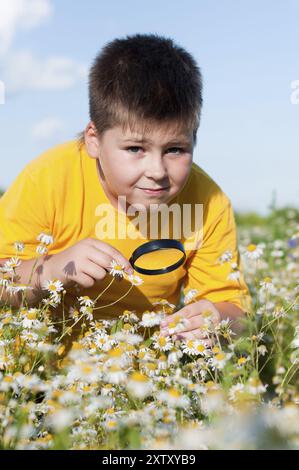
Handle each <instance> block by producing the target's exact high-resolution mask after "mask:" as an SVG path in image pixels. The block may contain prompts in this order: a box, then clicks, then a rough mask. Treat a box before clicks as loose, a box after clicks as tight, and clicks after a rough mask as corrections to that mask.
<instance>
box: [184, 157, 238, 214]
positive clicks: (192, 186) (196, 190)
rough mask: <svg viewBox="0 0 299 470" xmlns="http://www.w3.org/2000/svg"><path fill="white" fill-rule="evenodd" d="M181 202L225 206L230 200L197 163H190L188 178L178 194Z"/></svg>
mask: <svg viewBox="0 0 299 470" xmlns="http://www.w3.org/2000/svg"><path fill="white" fill-rule="evenodd" d="M180 200H181V202H185V201H186V202H191V203H194V202H198V203H202V204H204V205H206V206H208V205H211V204H212V203H215V204H220V205H226V204H229V203H230V199H229V198H228V196H227V195H226V194H225V192H224V191H223V190H222V188H221V187H220V185H219V184H218V183H217V182H216V181H215V180H214V179H213V178H212V177H211V176H210V175H209V174H208V173H207V172H206V171H205V170H204V169H203V168H202V167H200V166H199V165H198V164H197V163H195V162H192V167H191V171H190V175H189V178H188V180H187V182H186V184H185V186H184V188H183V190H182V192H181V194H180Z"/></svg>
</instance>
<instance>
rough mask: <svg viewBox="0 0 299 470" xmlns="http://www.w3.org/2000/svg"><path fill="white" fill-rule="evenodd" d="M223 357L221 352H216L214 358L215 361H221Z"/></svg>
mask: <svg viewBox="0 0 299 470" xmlns="http://www.w3.org/2000/svg"><path fill="white" fill-rule="evenodd" d="M224 358H225V355H224V354H223V353H220V354H216V356H215V359H216V360H217V361H222V360H223V359H224Z"/></svg>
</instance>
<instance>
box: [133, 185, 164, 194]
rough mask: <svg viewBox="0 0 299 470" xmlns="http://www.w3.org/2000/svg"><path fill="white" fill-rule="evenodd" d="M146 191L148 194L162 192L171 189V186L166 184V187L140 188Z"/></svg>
mask: <svg viewBox="0 0 299 470" xmlns="http://www.w3.org/2000/svg"><path fill="white" fill-rule="evenodd" d="M138 189H141V190H142V191H144V192H145V193H146V194H161V193H163V192H165V191H167V190H168V189H169V186H165V187H164V188H156V189H151V188H138Z"/></svg>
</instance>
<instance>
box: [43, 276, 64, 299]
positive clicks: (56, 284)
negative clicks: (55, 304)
mask: <svg viewBox="0 0 299 470" xmlns="http://www.w3.org/2000/svg"><path fill="white" fill-rule="evenodd" d="M42 288H43V290H47V291H48V292H49V293H50V294H51V296H53V297H58V294H59V292H61V291H63V284H62V282H61V281H59V280H58V279H53V280H47V281H44V282H43V284H42Z"/></svg>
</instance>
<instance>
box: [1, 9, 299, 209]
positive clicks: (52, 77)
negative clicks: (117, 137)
mask: <svg viewBox="0 0 299 470" xmlns="http://www.w3.org/2000/svg"><path fill="white" fill-rule="evenodd" d="M298 18H299V2H298V1H297V0H284V1H282V0H263V1H257V0H251V1H245V0H240V1H237V0H209V1H208V0H186V1H185V2H181V1H180V0H163V1H162V2H161V1H159V0H151V2H140V0H139V1H137V0H126V1H125V2H123V1H121V0H119V1H116V0H110V1H109V2H106V1H101V0H85V1H84V2H76V1H73V0H72V1H71V0H59V1H58V0H1V3H0V80H1V81H2V82H4V84H5V87H6V92H5V103H4V104H1V105H0V132H1V139H0V151H1V161H2V171H1V175H0V186H1V187H2V188H7V187H8V186H9V184H10V183H11V182H12V181H13V180H14V178H15V177H16V176H17V174H18V173H19V172H20V171H21V169H22V168H23V167H24V166H25V165H26V163H27V162H29V161H30V160H32V159H33V158H35V157H37V156H38V155H39V154H40V153H42V152H43V151H45V150H46V149H48V148H49V147H51V146H53V145H56V144H58V143H61V142H63V141H66V140H69V139H72V138H74V136H75V135H76V133H77V132H79V131H80V130H82V129H83V128H84V127H85V125H86V124H87V122H88V120H89V117H88V95H87V71H88V68H89V66H90V64H91V62H92V61H93V59H94V57H95V55H96V54H97V53H98V52H99V50H100V49H101V48H102V46H103V45H104V44H106V43H107V42H108V41H110V40H112V39H114V38H116V37H124V36H126V35H128V34H135V33H157V34H161V35H165V36H168V37H171V38H173V39H174V41H175V42H176V43H178V44H179V45H181V46H182V47H184V48H186V49H187V50H188V51H189V52H190V53H191V54H193V56H194V58H195V59H196V61H197V63H198V65H199V66H200V67H201V71H202V74H203V78H204V93H203V98H204V107H203V111H202V122H201V127H200V129H199V131H198V144H197V146H196V148H195V151H194V161H195V162H196V163H198V164H199V165H200V166H202V167H203V168H204V169H205V171H207V172H208V173H209V174H210V175H211V176H212V178H214V179H215V180H216V181H217V183H218V184H220V186H221V187H222V189H223V190H224V191H225V193H226V194H227V195H228V196H229V197H230V199H231V201H232V203H233V206H234V208H235V209H236V210H256V211H258V212H260V213H266V212H267V208H268V206H269V204H270V202H271V199H272V195H273V191H275V192H276V200H277V205H278V206H283V205H285V204H290V205H296V206H298V203H299V183H298V174H299V152H298V147H299V132H298V127H299V103H298V104H295V103H292V101H291V94H292V92H293V90H292V88H291V84H292V83H293V82H295V81H296V80H299V54H298V43H299V27H298V26H299V25H298ZM298 96H299V93H298ZM297 101H299V100H297ZM0 102H1V97H0Z"/></svg>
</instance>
